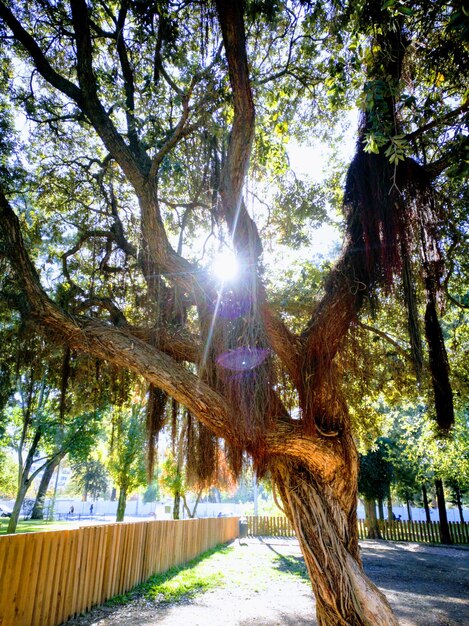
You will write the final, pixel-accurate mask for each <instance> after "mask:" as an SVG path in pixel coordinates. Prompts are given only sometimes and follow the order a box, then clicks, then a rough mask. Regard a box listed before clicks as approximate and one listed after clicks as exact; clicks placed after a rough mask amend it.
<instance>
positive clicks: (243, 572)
mask: <svg viewBox="0 0 469 626" xmlns="http://www.w3.org/2000/svg"><path fill="white" fill-rule="evenodd" d="M260 548H261V549H260ZM292 577H293V578H294V579H296V580H297V581H298V582H299V583H303V582H304V584H305V585H308V586H309V579H308V575H307V572H306V567H305V565H304V561H303V559H302V557H301V556H293V555H289V556H284V555H282V554H281V552H279V551H278V550H277V549H276V547H274V546H272V547H271V550H268V551H266V550H265V549H263V547H261V546H259V545H255V544H251V545H249V546H242V547H241V546H239V545H237V544H232V545H231V546H217V547H215V548H212V549H211V550H208V551H207V552H204V553H203V554H201V555H200V556H198V557H197V558H195V559H193V560H192V561H190V562H189V563H187V564H185V565H180V566H178V567H172V568H171V569H170V570H168V571H166V572H163V573H161V574H155V575H154V576H152V577H151V578H150V579H149V580H148V581H147V582H145V583H142V584H141V585H138V586H137V587H135V588H134V589H133V590H131V591H129V592H128V593H126V594H122V595H120V596H116V597H115V598H112V599H111V600H109V602H108V604H111V605H120V604H126V603H127V602H129V601H130V600H132V599H134V598H136V597H142V596H143V597H144V598H145V599H147V600H150V601H154V602H178V601H183V600H189V599H191V598H194V597H195V596H196V595H198V594H199V593H204V592H206V591H210V590H212V589H215V588H222V587H225V586H227V585H234V586H236V587H237V588H238V589H246V590H249V591H255V592H261V591H263V590H265V589H268V587H269V585H270V584H271V582H272V581H274V580H278V579H279V578H281V579H282V578H283V579H284V580H287V579H290V580H291V578H292Z"/></svg>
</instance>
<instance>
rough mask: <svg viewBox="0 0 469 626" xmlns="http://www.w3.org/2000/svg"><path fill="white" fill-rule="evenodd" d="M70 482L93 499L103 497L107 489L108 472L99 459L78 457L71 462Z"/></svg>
mask: <svg viewBox="0 0 469 626" xmlns="http://www.w3.org/2000/svg"><path fill="white" fill-rule="evenodd" d="M72 470H73V474H72V483H73V485H74V486H75V487H76V488H77V489H78V490H79V492H80V493H82V494H88V495H89V496H90V497H91V498H93V500H96V499H97V498H100V497H103V496H104V495H105V493H106V491H107V489H108V483H109V474H108V472H107V470H106V467H105V466H104V464H103V462H102V461H100V460H99V459H93V458H89V459H79V460H77V461H75V462H72Z"/></svg>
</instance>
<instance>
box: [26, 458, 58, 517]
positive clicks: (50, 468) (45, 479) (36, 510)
mask: <svg viewBox="0 0 469 626" xmlns="http://www.w3.org/2000/svg"><path fill="white" fill-rule="evenodd" d="M63 456H64V455H58V456H56V457H54V459H53V461H51V462H50V463H48V464H47V466H46V469H45V470H44V473H43V474H42V478H41V482H40V484H39V489H38V491H37V495H36V501H35V503H34V507H33V510H32V513H31V519H44V501H45V499H46V493H47V490H48V489H49V483H50V481H51V479H52V476H53V474H54V472H55V470H56V468H57V466H58V465H59V463H60V461H61V460H62V458H63Z"/></svg>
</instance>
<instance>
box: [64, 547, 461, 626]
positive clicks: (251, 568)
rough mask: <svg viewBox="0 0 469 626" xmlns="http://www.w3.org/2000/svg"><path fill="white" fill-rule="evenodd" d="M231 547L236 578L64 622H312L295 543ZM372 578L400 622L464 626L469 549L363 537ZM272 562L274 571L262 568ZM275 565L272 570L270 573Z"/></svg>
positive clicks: (116, 625)
mask: <svg viewBox="0 0 469 626" xmlns="http://www.w3.org/2000/svg"><path fill="white" fill-rule="evenodd" d="M234 545H235V552H234V555H233V557H232V559H231V560H232V562H233V558H234V562H235V563H236V567H237V568H238V575H237V576H232V577H231V578H229V577H228V576H229V574H230V573H229V572H227V581H226V582H225V584H224V585H223V587H221V588H217V589H215V590H212V591H207V592H205V593H201V594H199V595H197V596H196V597H195V598H193V599H192V600H189V601H184V602H177V603H172V604H164V603H159V602H153V601H147V600H144V599H143V598H139V599H136V600H133V601H131V602H130V603H129V604H127V605H125V606H121V607H106V606H104V607H97V608H96V609H93V610H92V611H91V612H90V613H88V614H87V615H85V616H81V617H78V618H76V619H74V620H71V621H69V622H67V626H181V625H182V624H191V626H211V625H219V624H223V625H224V626H253V625H254V624H255V625H256V626H306V625H307V624H308V625H309V626H312V625H315V624H317V622H316V619H315V616H314V599H313V596H312V593H311V589H310V586H309V583H308V581H307V580H305V579H304V577H303V576H302V575H301V566H302V557H301V552H300V549H299V546H298V543H297V542H296V541H295V540H290V539H267V538H266V539H263V540H262V539H250V540H249V541H248V545H247V546H239V545H238V544H234ZM360 545H361V550H362V558H363V563H364V567H365V570H366V572H367V573H368V575H369V576H370V578H371V579H372V580H373V581H374V582H375V583H376V584H377V585H378V586H379V587H380V589H381V590H382V591H383V592H384V593H385V594H386V596H387V598H388V600H389V602H390V603H391V606H392V607H393V609H394V611H395V613H396V615H397V617H398V619H399V623H400V625H401V626H469V549H467V548H442V547H432V546H425V545H421V544H414V543H391V542H385V541H380V542H377V541H366V542H361V544H360ZM269 559H270V561H271V564H272V565H271V568H272V575H267V576H265V574H264V573H263V574H262V580H261V581H260V580H259V579H257V578H256V576H255V569H256V563H257V564H258V569H259V572H260V571H261V570H262V572H264V570H263V568H264V567H265V564H266V563H267V562H268V561H269ZM274 570H276V571H274Z"/></svg>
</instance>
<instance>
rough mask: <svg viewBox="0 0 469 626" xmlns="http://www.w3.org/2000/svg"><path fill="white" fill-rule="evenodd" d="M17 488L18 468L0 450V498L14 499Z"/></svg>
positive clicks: (10, 458)
mask: <svg viewBox="0 0 469 626" xmlns="http://www.w3.org/2000/svg"><path fill="white" fill-rule="evenodd" d="M17 486H18V467H17V465H16V463H15V462H14V460H13V458H12V457H11V456H10V454H8V453H7V452H6V451H5V450H2V449H1V448H0V498H6V499H11V498H14V497H15V495H16V489H17Z"/></svg>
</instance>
